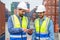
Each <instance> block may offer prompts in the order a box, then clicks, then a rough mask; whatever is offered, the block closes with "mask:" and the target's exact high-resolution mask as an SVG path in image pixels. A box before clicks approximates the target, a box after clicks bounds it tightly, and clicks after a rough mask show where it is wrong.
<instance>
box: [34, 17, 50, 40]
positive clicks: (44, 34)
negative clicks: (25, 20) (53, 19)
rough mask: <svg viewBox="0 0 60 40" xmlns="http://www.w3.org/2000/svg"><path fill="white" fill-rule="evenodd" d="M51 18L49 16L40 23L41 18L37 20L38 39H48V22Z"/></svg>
mask: <svg viewBox="0 0 60 40" xmlns="http://www.w3.org/2000/svg"><path fill="white" fill-rule="evenodd" d="M49 20H50V19H49V18H48V17H47V18H46V19H45V20H44V21H43V23H42V24H41V25H40V18H38V19H36V20H35V29H36V39H40V40H41V39H42V40H43V39H48V30H47V29H48V24H49Z"/></svg>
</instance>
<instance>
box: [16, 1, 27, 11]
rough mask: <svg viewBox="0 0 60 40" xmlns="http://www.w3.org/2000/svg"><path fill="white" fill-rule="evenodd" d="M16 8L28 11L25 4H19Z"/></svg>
mask: <svg viewBox="0 0 60 40" xmlns="http://www.w3.org/2000/svg"><path fill="white" fill-rule="evenodd" d="M17 8H21V9H24V10H28V8H27V4H26V3H25V2H20V3H19V4H18V6H17Z"/></svg>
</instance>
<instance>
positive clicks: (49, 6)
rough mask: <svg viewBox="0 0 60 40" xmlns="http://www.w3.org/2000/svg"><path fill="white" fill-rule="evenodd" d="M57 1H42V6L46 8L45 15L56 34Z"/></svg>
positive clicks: (57, 26) (57, 27)
mask: <svg viewBox="0 0 60 40" xmlns="http://www.w3.org/2000/svg"><path fill="white" fill-rule="evenodd" d="M58 1H59V0H44V2H43V4H44V5H45V7H46V12H45V15H47V16H48V17H50V18H51V19H52V20H53V22H54V31H55V32H58V29H59V25H58V9H59V6H58Z"/></svg>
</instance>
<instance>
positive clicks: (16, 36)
mask: <svg viewBox="0 0 60 40" xmlns="http://www.w3.org/2000/svg"><path fill="white" fill-rule="evenodd" d="M10 37H13V38H21V35H10ZM22 37H27V36H26V35H22Z"/></svg>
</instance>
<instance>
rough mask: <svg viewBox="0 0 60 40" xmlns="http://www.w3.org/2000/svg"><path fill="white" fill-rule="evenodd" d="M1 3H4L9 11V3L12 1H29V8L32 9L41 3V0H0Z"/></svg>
mask: <svg viewBox="0 0 60 40" xmlns="http://www.w3.org/2000/svg"><path fill="white" fill-rule="evenodd" d="M1 1H2V2H3V3H5V7H6V8H7V9H8V10H9V11H11V3H12V2H21V1H24V2H29V3H30V10H32V9H33V8H34V7H35V6H38V5H41V4H42V3H43V0H1Z"/></svg>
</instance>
